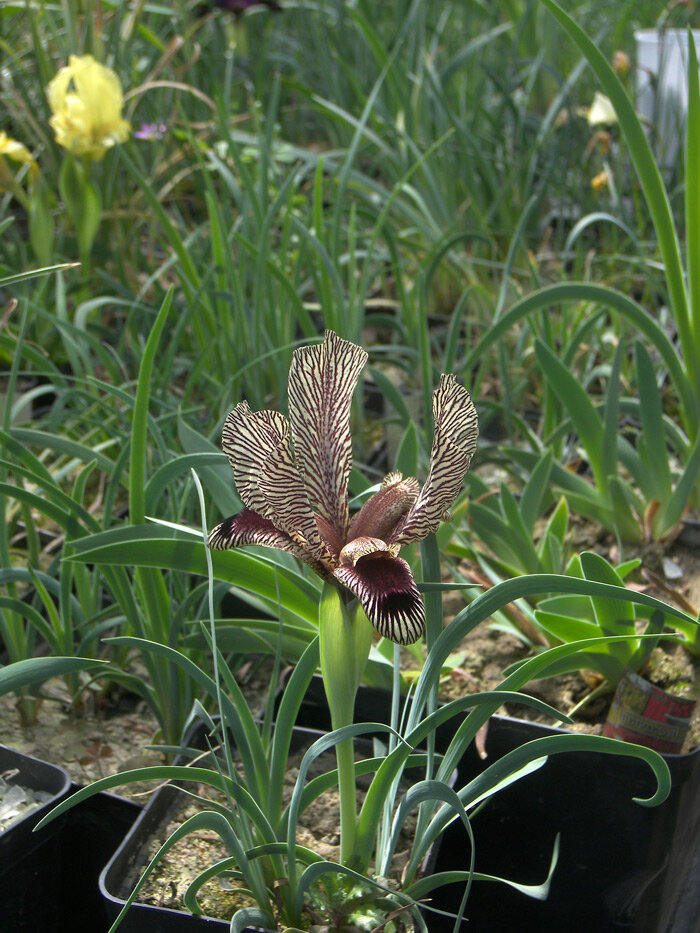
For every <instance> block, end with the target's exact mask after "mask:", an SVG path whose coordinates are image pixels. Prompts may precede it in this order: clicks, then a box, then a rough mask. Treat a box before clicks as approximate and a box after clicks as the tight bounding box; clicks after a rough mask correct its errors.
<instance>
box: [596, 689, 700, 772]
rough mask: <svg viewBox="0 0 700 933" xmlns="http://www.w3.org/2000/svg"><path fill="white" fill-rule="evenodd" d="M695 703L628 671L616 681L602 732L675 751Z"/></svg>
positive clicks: (679, 744) (676, 752) (672, 752)
mask: <svg viewBox="0 0 700 933" xmlns="http://www.w3.org/2000/svg"><path fill="white" fill-rule="evenodd" d="M695 704H696V701H695V700H691V699H688V698H687V697H677V696H673V695H672V694H670V693H666V691H664V690H662V689H661V688H660V687H656V686H654V684H651V683H649V681H648V680H645V679H644V678H643V677H640V676H639V674H634V673H632V672H631V671H628V672H627V673H626V674H625V675H624V676H623V677H622V679H621V680H620V682H619V684H618V685H617V690H616V691H615V696H614V698H613V701H612V704H611V706H610V712H609V713H608V719H607V722H606V723H605V727H604V729H603V735H607V736H610V737H611V738H615V739H624V741H625V742H635V743H636V744H637V745H646V746H647V747H648V748H654V749H656V751H657V752H666V753H667V754H676V755H677V754H679V753H680V751H681V747H682V745H683V741H684V739H685V737H686V735H687V733H688V729H689V727H690V717H691V715H692V713H693V710H694V709H695Z"/></svg>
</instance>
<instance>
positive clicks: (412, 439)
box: [396, 421, 420, 476]
mask: <svg viewBox="0 0 700 933" xmlns="http://www.w3.org/2000/svg"><path fill="white" fill-rule="evenodd" d="M419 447H420V442H419V439H418V430H417V428H416V426H415V424H414V422H413V421H411V422H410V423H409V424H408V426H407V427H406V430H405V431H404V433H403V437H402V438H401V443H400V444H399V448H398V450H397V451H396V469H397V470H399V471H400V472H401V473H403V475H404V476H417V475H418V451H419Z"/></svg>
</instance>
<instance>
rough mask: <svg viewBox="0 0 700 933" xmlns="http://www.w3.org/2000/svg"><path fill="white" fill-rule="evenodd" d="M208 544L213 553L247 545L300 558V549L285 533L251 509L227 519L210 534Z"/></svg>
mask: <svg viewBox="0 0 700 933" xmlns="http://www.w3.org/2000/svg"><path fill="white" fill-rule="evenodd" d="M207 544H208V546H209V547H210V548H211V549H212V550H213V551H226V550H228V549H229V548H234V547H245V545H246V544H260V545H262V546H263V547H275V548H279V550H281V551H289V552H290V553H292V554H296V556H297V557H299V556H300V551H301V548H299V547H298V545H296V544H295V543H294V541H292V539H291V538H290V537H289V535H286V534H285V533H284V532H283V531H280V530H279V528H275V526H274V525H273V524H272V522H271V521H270V520H269V519H267V518H263V517H262V515H258V513H257V512H253V511H251V510H250V509H243V510H242V511H241V512H239V513H238V515H232V516H231V517H230V518H225V519H224V520H223V522H220V523H219V524H218V525H217V526H216V527H215V528H212V530H211V531H210V532H209V537H208V538H207Z"/></svg>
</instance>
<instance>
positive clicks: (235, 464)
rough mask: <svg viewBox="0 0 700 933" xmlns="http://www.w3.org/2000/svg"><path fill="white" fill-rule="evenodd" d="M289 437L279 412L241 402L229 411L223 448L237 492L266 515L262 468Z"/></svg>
mask: <svg viewBox="0 0 700 933" xmlns="http://www.w3.org/2000/svg"><path fill="white" fill-rule="evenodd" d="M288 438H289V423H288V422H287V419H286V418H285V417H284V415H282V414H280V413H279V412H277V411H256V412H253V411H251V409H250V405H249V404H248V403H247V402H239V404H238V405H236V407H235V408H234V409H233V411H231V412H229V414H228V415H227V416H226V421H225V422H224V427H223V431H222V432H221V449H222V450H223V452H224V453H225V454H226V456H227V457H228V459H229V463H230V464H231V467H232V469H233V478H234V481H235V483H236V489H237V491H238V495H239V496H240V497H241V499H242V500H243V502H244V503H245V504H246V505H247V506H248V508H249V509H252V510H253V511H254V512H258V513H259V514H260V515H263V516H265V517H266V518H269V517H271V516H270V515H268V512H269V508H268V506H267V504H266V502H265V497H264V496H263V495H262V493H261V492H260V488H259V479H260V471H261V469H262V467H263V466H264V464H265V461H266V460H267V458H268V457H269V456H270V454H271V453H272V452H273V451H274V450H276V448H277V447H278V446H279V445H280V444H282V443H284V442H285V440H287V439H288Z"/></svg>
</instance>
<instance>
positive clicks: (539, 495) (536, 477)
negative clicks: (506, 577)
mask: <svg viewBox="0 0 700 933" xmlns="http://www.w3.org/2000/svg"><path fill="white" fill-rule="evenodd" d="M553 460H554V452H553V451H552V450H551V449H548V450H546V451H545V453H544V454H543V455H542V459H541V460H540V462H539V463H538V464H537V466H536V467H535V469H534V470H533V471H532V473H531V474H530V478H529V479H528V481H527V483H526V484H525V488H524V489H523V494H522V497H521V499H520V515H521V516H522V521H523V525H524V526H525V529H526V531H527V533H528V535H529V536H530V537H531V538H532V536H533V534H534V529H535V522H536V521H537V519H538V518H539V517H540V515H541V514H542V505H543V501H544V498H545V493H546V492H547V485H548V483H549V475H550V473H551V472H552V462H553ZM562 540H563V538H562Z"/></svg>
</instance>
